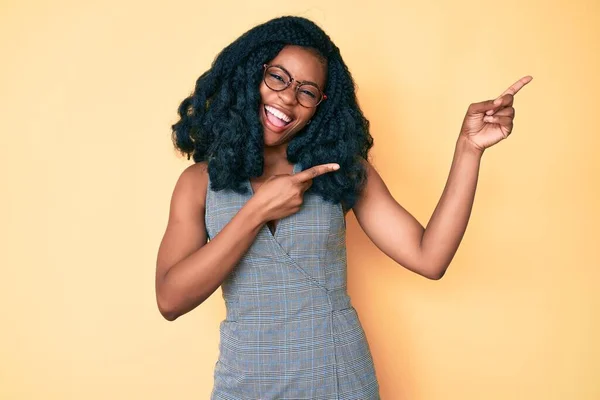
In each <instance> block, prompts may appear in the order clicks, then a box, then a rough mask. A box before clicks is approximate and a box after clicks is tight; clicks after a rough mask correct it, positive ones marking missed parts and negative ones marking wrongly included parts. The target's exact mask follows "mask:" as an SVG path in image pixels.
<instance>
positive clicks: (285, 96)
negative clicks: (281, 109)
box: [278, 84, 296, 104]
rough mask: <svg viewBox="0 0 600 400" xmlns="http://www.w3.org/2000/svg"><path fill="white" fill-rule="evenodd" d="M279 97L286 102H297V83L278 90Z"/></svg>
mask: <svg viewBox="0 0 600 400" xmlns="http://www.w3.org/2000/svg"><path fill="white" fill-rule="evenodd" d="M278 94H279V98H280V99H281V100H282V101H283V102H284V103H286V104H295V103H296V85H294V84H292V85H290V86H288V87H287V88H285V89H284V90H282V91H280V92H278Z"/></svg>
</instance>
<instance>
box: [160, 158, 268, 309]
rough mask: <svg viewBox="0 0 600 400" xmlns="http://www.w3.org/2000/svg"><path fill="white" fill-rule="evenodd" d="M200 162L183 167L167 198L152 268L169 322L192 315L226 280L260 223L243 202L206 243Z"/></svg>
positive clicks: (249, 205) (203, 177)
mask: <svg viewBox="0 0 600 400" xmlns="http://www.w3.org/2000/svg"><path fill="white" fill-rule="evenodd" d="M207 175H208V172H207V169H206V164H205V163H198V164H194V165H192V166H190V167H188V168H187V169H186V170H185V171H184V172H183V173H182V174H181V176H180V178H179V180H178V181H177V184H176V185H175V189H174V191H173V196H172V199H171V206H170V213H169V220H168V224H167V229H166V231H165V234H164V237H163V239H162V242H161V244H160V248H159V251H158V257H157V263H156V299H157V303H158V308H159V310H160V313H161V314H162V315H163V316H164V317H165V318H166V319H167V320H169V321H173V320H175V319H176V318H178V317H179V316H181V315H183V314H185V313H187V312H189V311H191V310H193V309H194V308H196V307H197V306H198V305H200V304H201V303H202V302H203V301H204V300H206V299H207V298H208V297H209V296H210V295H211V294H212V293H213V292H214V291H215V290H216V289H217V288H218V287H219V286H220V285H221V283H222V282H223V280H224V279H225V278H226V277H227V275H229V273H230V272H231V271H232V269H233V268H234V267H235V265H236V264H237V263H238V262H239V260H240V258H241V257H242V256H243V255H244V253H245V252H246V251H247V250H248V248H249V247H250V245H251V244H252V242H253V241H254V239H255V237H256V235H257V234H258V232H259V230H260V228H261V227H262V225H263V224H264V222H263V221H262V220H261V215H260V213H258V212H256V211H257V209H256V208H255V204H254V202H253V201H252V200H250V201H248V202H247V203H246V204H245V205H244V206H243V207H242V209H241V210H240V211H239V212H238V213H237V215H236V216H235V217H233V218H232V219H231V221H230V222H229V223H228V224H227V225H226V226H225V227H224V228H223V230H222V231H221V232H220V233H219V234H218V235H217V236H216V237H215V238H214V239H213V240H211V241H210V242H209V243H207V242H206V241H207V240H206V239H207V238H206V228H205V224H204V208H205V199H206V188H207V183H208V179H207Z"/></svg>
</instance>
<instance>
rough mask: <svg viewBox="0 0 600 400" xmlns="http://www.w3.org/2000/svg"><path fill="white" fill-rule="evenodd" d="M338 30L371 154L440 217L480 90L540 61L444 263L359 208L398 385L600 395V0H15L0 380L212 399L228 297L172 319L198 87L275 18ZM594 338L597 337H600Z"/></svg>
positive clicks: (378, 325)
mask: <svg viewBox="0 0 600 400" xmlns="http://www.w3.org/2000/svg"><path fill="white" fill-rule="evenodd" d="M291 14H293V15H300V16H306V17H309V18H311V19H313V20H314V21H315V22H317V23H318V24H319V25H320V26H322V27H323V28H324V29H325V30H326V31H327V32H328V33H329V35H330V36H331V37H332V39H333V40H334V41H335V42H336V44H337V45H338V46H339V47H340V49H341V51H342V55H343V57H344V58H345V61H346V62H347V64H348V66H349V68H350V70H351V71H352V73H353V75H354V78H355V80H356V82H357V84H358V92H357V93H358V97H359V101H360V104H361V106H362V107H363V109H364V112H365V114H366V115H367V117H368V118H369V119H370V121H371V124H372V125H371V126H372V131H371V132H372V134H373V136H374V138H375V147H374V149H373V151H372V162H373V164H374V165H375V167H376V168H377V169H378V170H379V172H380V174H381V175H382V177H383V178H384V180H385V181H386V183H387V185H388V187H389V188H390V191H391V192H392V194H393V195H394V197H395V198H396V199H397V200H398V201H399V202H400V203H401V204H402V205H403V206H404V207H405V208H407V209H408V210H409V211H410V212H411V213H412V214H413V215H414V216H415V217H416V218H417V219H419V221H420V222H421V223H422V224H423V225H426V224H427V222H428V220H429V218H430V216H431V214H432V212H433V210H434V208H435V206H436V204H437V202H438V200H439V198H440V196H441V194H442V190H443V188H444V184H445V182H446V178H447V176H448V172H449V169H450V164H451V161H452V156H453V152H454V145H455V141H456V138H457V136H458V133H459V129H460V124H461V122H462V119H463V117H464V114H465V112H466V110H467V107H468V105H469V104H470V103H472V102H479V101H483V100H486V99H493V98H495V97H496V96H498V95H499V94H500V93H502V92H503V91H504V90H505V89H506V88H507V87H508V86H509V85H511V84H512V83H514V82H515V81H516V80H517V79H519V78H521V77H522V76H525V75H532V76H533V77H534V80H533V81H532V82H531V83H530V84H529V85H527V86H526V87H525V88H523V90H521V92H519V93H518V94H517V96H516V98H515V108H516V118H515V128H514V131H513V134H512V135H511V136H510V137H509V138H508V140H505V141H502V142H500V143H499V144H498V145H496V146H494V147H492V148H490V149H488V150H487V151H486V152H485V154H484V156H483V160H482V166H481V171H480V180H479V185H478V189H477V194H476V199H475V205H474V209H473V213H472V215H471V220H470V223H469V226H468V228H467V232H466V235H465V237H464V239H463V242H462V244H461V247H460V248H459V250H458V253H457V254H456V256H455V258H454V260H453V262H452V265H451V266H450V268H449V270H448V272H447V274H446V276H445V277H444V278H443V279H442V280H440V281H429V280H427V279H425V278H422V277H420V276H418V275H416V274H413V273H411V272H409V271H408V270H406V269H404V268H402V267H401V266H399V265H397V264H395V263H394V262H393V261H391V260H390V259H388V258H387V257H386V256H385V255H383V254H382V253H381V252H379V250H377V248H375V246H374V245H373V244H372V243H371V242H370V241H369V240H368V238H367V237H366V236H365V235H364V234H363V232H362V231H361V229H360V227H359V226H358V224H357V223H356V220H355V219H354V216H353V215H352V214H349V216H348V251H349V254H348V255H349V292H350V295H351V297H352V299H353V303H354V305H355V307H356V309H357V310H358V313H359V316H360V318H361V321H362V322H363V325H364V328H365V331H366V333H367V338H368V341H369V343H370V346H371V349H372V352H373V357H374V360H375V366H376V371H377V375H378V378H379V381H380V385H381V395H382V398H383V399H385V400H395V399H410V400H448V399H451V400H454V399H456V400H481V399H486V400H496V399H497V400H506V399H540V400H541V399H543V400H552V399H556V400H566V399H568V400H571V399H586V400H588V399H589V400H592V399H598V398H600V372H599V371H600V345H599V344H598V338H600V323H599V318H598V315H599V309H600V307H599V306H600V294H599V293H598V281H599V278H600V272H599V270H600V259H599V256H598V248H599V247H600V240H599V236H600V235H599V234H598V226H599V223H600V211H599V210H598V205H599V204H600V201H599V194H600V187H599V186H600V162H599V161H598V158H597V153H598V147H599V146H600V139H599V133H600V130H599V128H598V120H597V118H598V115H599V113H598V109H599V108H598V107H599V100H598V99H599V95H600V78H599V77H598V71H600V45H599V43H600V3H598V1H596V0H588V1H583V0H579V1H567V0H563V1H556V0H554V1H552V0H550V1H548V0H545V1H540V0H532V1H527V2H521V1H517V0H507V1H503V2H482V1H474V0H455V1H442V0H436V1H433V0H425V1H422V2H414V1H404V0H402V1H394V2H392V1H389V2H388V1H383V0H371V1H347V0H344V1H342V0H339V1H320V0H307V1H302V2H289V1H277V2H271V1H253V2H242V1H232V0H222V1H217V2H205V1H169V2H151V1H139V0H120V1H115V0H105V1H100V0H95V1H85V2H82V1H52V2H48V1H34V0H26V1H17V0H9V1H6V0H3V1H2V2H1V3H0V52H1V53H0V54H1V56H2V61H1V62H0V131H1V134H2V138H1V139H2V142H1V143H2V146H1V154H2V156H1V157H0V163H1V164H0V174H1V190H2V192H1V193H2V196H1V197H0V201H1V207H0V221H1V222H0V226H1V235H2V236H1V242H0V243H1V245H2V252H1V255H2V256H1V263H2V269H1V275H0V301H1V305H2V318H1V321H2V322H1V323H2V328H1V333H0V338H1V340H0V360H1V362H0V398H2V399H7V400H8V399H11V400H12V399H15V400H16V399H19V400H21V399H77V400H79V399H86V400H96V399H128V400H129V399H147V400H150V399H207V398H208V397H209V394H210V391H211V389H212V379H213V376H212V373H213V367H214V364H215V362H216V360H217V355H218V339H219V338H218V324H219V322H220V321H221V319H222V318H224V304H223V300H222V297H221V291H220V290H218V291H217V292H215V293H214V295H213V296H212V297H211V298H210V299H209V300H207V302H206V303H204V304H203V305H201V306H200V307H198V308H197V309H195V310H194V311H192V312H191V313H189V314H187V315H185V316H183V317H181V318H180V319H178V320H177V321H175V322H167V321H165V320H164V319H162V317H161V316H160V314H159V312H158V309H157V307H156V303H155V293H154V268H155V261H156V253H157V250H158V245H159V242H160V240H161V238H162V235H163V232H164V229H165V226H166V222H167V215H168V207H169V201H170V198H171V194H172V190H173V187H174V184H175V182H176V180H177V178H178V176H179V174H180V173H181V171H183V169H184V168H185V167H186V166H188V165H190V163H191V161H188V160H187V159H185V158H183V157H180V156H178V154H177V153H176V152H175V151H174V150H173V147H172V144H171V141H170V133H171V131H170V126H171V124H172V123H174V122H175V121H176V120H177V114H176V110H177V107H178V105H179V103H180V102H181V101H182V100H183V99H184V98H185V97H186V96H187V95H188V94H189V93H190V92H191V91H192V89H193V87H194V84H195V80H196V79H197V77H198V76H199V75H200V74H201V73H202V72H204V71H205V70H206V69H207V68H209V67H210V63H211V62H212V60H213V59H214V57H215V56H216V55H217V53H218V52H219V51H220V50H221V49H222V48H223V47H224V46H226V45H227V44H229V43H230V42H231V41H232V40H234V39H235V38H237V37H238V36H239V35H240V34H242V33H243V32H245V31H246V30H248V29H250V28H251V27H252V26H254V25H256V24H258V23H261V22H264V21H266V20H268V19H270V18H273V17H277V16H280V15H291ZM594 338H595V339H594Z"/></svg>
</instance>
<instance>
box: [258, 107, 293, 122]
mask: <svg viewBox="0 0 600 400" xmlns="http://www.w3.org/2000/svg"><path fill="white" fill-rule="evenodd" d="M265 109H266V110H267V111H268V112H270V113H271V114H273V115H274V116H276V117H277V118H279V119H281V120H283V121H285V122H290V121H291V120H292V118H290V117H289V116H287V115H285V114H284V113H282V112H281V111H279V110H278V109H276V108H273V107H271V106H265Z"/></svg>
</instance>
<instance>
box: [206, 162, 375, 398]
mask: <svg viewBox="0 0 600 400" xmlns="http://www.w3.org/2000/svg"><path fill="white" fill-rule="evenodd" d="M299 171H301V166H300V165H299V164H296V165H294V173H298V172H299ZM247 185H248V188H249V192H248V193H247V194H238V193H235V192H233V191H230V190H222V191H218V192H215V191H213V190H211V189H210V178H209V186H208V188H207V192H206V193H207V194H206V210H205V223H206V229H207V233H208V237H209V239H212V238H214V237H215V236H216V235H218V234H219V232H220V231H221V229H223V227H224V226H225V225H226V224H227V223H228V222H229V221H230V220H231V219H232V218H233V217H234V216H235V214H236V213H237V212H238V211H239V210H240V208H242V206H243V205H244V204H245V203H246V202H247V201H248V200H249V199H250V197H251V196H252V186H251V184H250V181H249V180H247ZM345 240H346V223H345V218H344V212H343V209H342V206H341V205H340V204H332V203H329V202H326V201H324V200H323V199H322V198H321V197H319V196H317V195H313V194H309V193H305V195H304V202H303V205H302V207H301V209H300V211H299V212H297V213H295V214H292V215H290V216H288V217H285V218H282V219H281V220H279V222H278V223H277V228H276V230H275V233H274V234H272V233H271V231H270V230H269V228H268V226H267V225H266V224H265V225H263V227H262V228H261V230H260V232H259V233H258V235H257V237H256V240H255V241H254V242H253V244H252V245H251V247H250V248H249V249H248V251H247V252H246V254H245V255H244V256H243V257H242V258H241V259H240V261H239V264H238V265H237V266H236V267H235V268H234V269H233V270H232V272H231V274H230V275H229V276H228V277H227V278H226V279H225V280H224V281H223V283H222V285H221V288H222V292H223V298H224V300H225V306H226V317H225V319H224V320H223V321H222V322H221V324H220V343H219V358H218V361H217V363H216V365H215V369H214V386H213V390H212V394H211V400H242V399H243V400H258V399H260V400H291V399H294V400H298V399H310V400H351V399H352V400H354V399H356V400H359V399H360V400H376V399H379V385H378V382H377V378H376V375H375V369H374V366H373V360H372V357H371V353H370V350H369V345H368V343H367V340H366V337H365V333H364V331H363V328H362V326H361V324H360V322H359V319H358V315H357V313H356V310H355V309H354V308H353V307H352V305H351V302H350V297H349V296H348V293H347V288H346V244H345Z"/></svg>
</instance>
